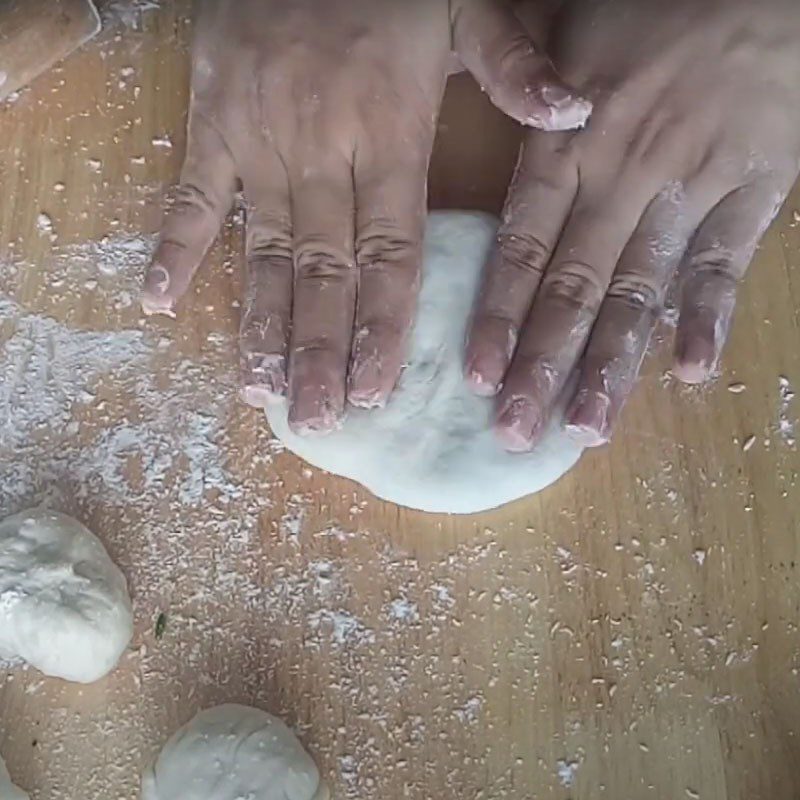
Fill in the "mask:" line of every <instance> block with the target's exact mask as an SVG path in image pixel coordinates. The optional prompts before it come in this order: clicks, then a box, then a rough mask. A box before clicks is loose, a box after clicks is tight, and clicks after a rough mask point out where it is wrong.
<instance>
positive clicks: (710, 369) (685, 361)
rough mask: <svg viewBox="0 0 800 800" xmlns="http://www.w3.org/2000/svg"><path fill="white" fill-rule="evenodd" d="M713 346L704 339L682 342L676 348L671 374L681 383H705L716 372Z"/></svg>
mask: <svg viewBox="0 0 800 800" xmlns="http://www.w3.org/2000/svg"><path fill="white" fill-rule="evenodd" d="M716 367H717V357H716V353H715V350H714V345H713V344H712V343H711V342H709V341H706V340H705V339H699V338H698V339H691V340H688V341H683V342H681V343H680V344H679V346H678V352H677V354H676V357H675V365H674V367H673V368H672V372H673V374H674V375H675V377H676V378H678V380H680V381H682V382H683V383H689V384H700V383H705V382H706V381H707V380H708V379H709V378H710V377H711V376H712V375H713V374H714V372H715V371H716Z"/></svg>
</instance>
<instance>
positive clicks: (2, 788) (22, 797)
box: [0, 758, 30, 800]
mask: <svg viewBox="0 0 800 800" xmlns="http://www.w3.org/2000/svg"><path fill="white" fill-rule="evenodd" d="M0 800H30V798H29V797H28V795H27V794H25V792H23V791H22V789H20V788H18V787H16V786H14V784H13V783H11V776H10V775H9V774H8V770H7V769H6V765H5V763H4V762H3V759H2V758H0Z"/></svg>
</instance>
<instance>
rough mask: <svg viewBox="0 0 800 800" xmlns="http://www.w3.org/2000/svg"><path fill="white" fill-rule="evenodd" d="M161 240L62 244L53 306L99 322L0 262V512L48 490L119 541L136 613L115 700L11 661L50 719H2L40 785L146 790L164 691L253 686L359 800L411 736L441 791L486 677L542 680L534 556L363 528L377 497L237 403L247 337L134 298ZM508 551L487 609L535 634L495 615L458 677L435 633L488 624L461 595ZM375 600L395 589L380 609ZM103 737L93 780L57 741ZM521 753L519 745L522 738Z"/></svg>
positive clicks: (417, 773)
mask: <svg viewBox="0 0 800 800" xmlns="http://www.w3.org/2000/svg"><path fill="white" fill-rule="evenodd" d="M152 246H153V240H152V237H147V236H138V235H134V234H131V233H117V234H114V235H112V236H109V237H106V238H104V239H102V240H100V241H97V242H90V243H87V244H83V245H69V246H66V245H65V246H59V245H57V244H56V245H55V246H54V249H53V250H52V252H51V254H50V256H49V258H48V274H49V277H50V287H49V291H48V293H47V295H46V297H45V298H44V299H43V302H44V304H45V308H49V307H51V306H50V304H53V305H52V307H57V308H67V309H71V308H73V307H74V306H75V305H76V303H75V298H77V297H78V296H80V297H82V298H83V299H84V305H88V306H89V307H91V308H96V309H107V310H108V311H107V313H103V314H102V315H99V316H98V317H97V318H98V319H100V320H101V322H100V325H101V326H102V328H101V329H97V326H96V327H95V328H94V329H92V328H90V327H86V326H85V325H80V324H78V323H77V322H74V323H73V322H69V323H64V322H61V321H57V320H56V319H54V318H53V317H51V316H50V315H49V314H47V313H45V312H44V311H36V312H34V311H32V310H30V309H29V308H27V307H25V306H23V305H22V304H21V303H20V302H19V301H18V300H16V299H14V297H15V295H16V294H19V295H20V296H21V295H23V294H24V292H23V287H24V281H25V276H26V274H27V269H26V267H27V265H26V264H25V263H23V262H22V261H21V260H19V259H17V260H16V261H13V262H0V287H3V289H6V288H7V289H8V290H9V292H10V294H5V295H0V515H5V514H10V513H13V512H15V511H18V510H20V509H22V508H25V507H29V506H31V505H34V504H37V503H40V502H43V503H45V504H47V505H49V506H51V507H54V508H58V509H60V510H63V511H66V512H68V513H72V514H74V515H76V516H77V517H79V518H81V519H82V520H83V521H85V522H86V523H87V524H89V525H90V526H91V527H93V528H95V529H96V530H98V531H104V532H107V536H106V539H105V544H106V546H107V547H108V549H109V551H110V553H111V554H112V556H113V558H114V559H115V561H117V563H118V564H119V565H120V567H121V568H122V569H123V571H124V572H125V573H126V575H127V577H128V579H129V584H130V586H131V589H132V596H133V602H134V610H135V615H136V632H135V636H134V641H133V645H132V649H131V651H130V652H129V653H128V654H127V655H125V656H124V657H123V659H122V663H121V666H120V669H118V670H117V671H116V672H115V673H113V674H112V676H111V677H110V679H109V682H108V684H107V689H106V692H107V693H106V694H105V695H104V700H103V704H101V705H100V706H97V707H93V706H91V705H89V706H88V707H84V708H82V712H81V714H80V716H76V715H75V714H74V713H73V711H72V708H71V706H70V704H69V702H65V701H61V702H59V700H58V699H57V698H58V695H56V699H55V700H53V694H52V693H53V691H54V689H53V686H52V684H50V683H48V682H47V681H45V680H44V679H43V678H42V677H41V676H40V675H39V674H38V673H36V672H34V671H32V670H27V671H24V670H19V671H18V669H17V668H15V669H14V670H13V671H12V672H11V673H10V675H11V676H12V678H13V680H19V681H23V682H24V685H25V687H26V692H27V694H28V695H29V696H30V697H31V698H32V701H33V699H35V698H37V697H39V696H41V697H42V702H43V703H44V704H45V705H43V708H45V707H46V709H47V710H46V713H45V712H43V713H44V714H45V716H44V717H43V719H45V721H46V724H45V725H44V726H43V727H42V726H40V725H39V724H38V723H36V721H35V720H33V719H31V720H26V721H25V722H23V724H22V726H21V727H15V728H14V730H13V731H10V732H9V731H6V735H8V734H9V733H10V735H11V744H12V745H13V746H15V747H17V748H20V750H21V752H22V753H24V754H25V758H27V759H30V758H33V759H34V760H35V765H36V769H35V773H36V774H37V775H38V776H39V780H40V783H39V785H37V786H32V787H31V788H32V790H33V792H34V794H33V797H34V798H36V800H40V799H41V798H44V797H57V796H60V795H58V794H57V793H56V787H67V790H66V791H68V792H69V791H78V788H77V787H80V791H81V792H82V795H81V796H82V797H83V798H84V800H95V798H96V799H97V800H101V798H103V799H104V798H107V797H109V796H114V797H118V798H120V800H133V798H134V797H135V796H136V787H137V775H138V772H139V769H140V766H141V764H142V763H144V762H145V761H146V760H147V759H148V758H150V757H151V756H152V754H153V753H154V752H155V750H156V749H157V747H158V745H159V743H160V742H161V741H162V740H163V739H164V737H165V736H166V735H167V734H168V733H169V732H170V731H169V728H170V726H174V716H172V714H171V712H170V710H169V709H168V708H165V707H164V706H163V704H162V701H163V698H165V697H169V698H173V699H174V702H175V703H176V704H177V707H179V708H181V709H182V710H184V709H185V711H186V713H189V712H190V711H194V710H196V709H197V708H199V707H201V706H206V705H210V704H212V703H217V702H223V701H238V702H247V703H250V704H256V705H258V704H261V705H262V706H263V707H264V708H267V709H269V710H271V711H273V712H275V713H278V714H281V715H283V716H285V717H286V718H287V719H289V720H290V721H292V722H295V723H297V724H298V728H299V731H300V733H301V735H302V734H304V735H305V742H306V743H307V744H308V746H309V748H310V749H311V751H312V752H313V753H314V755H315V756H316V757H317V758H318V759H319V760H320V764H321V766H322V767H323V770H324V771H325V772H326V774H327V775H329V776H330V778H331V782H332V783H333V784H334V786H335V788H336V790H337V795H336V796H337V797H342V798H344V799H345V800H346V799H347V798H363V797H367V796H374V795H375V791H376V786H379V785H380V784H379V783H378V781H379V780H381V781H386V780H388V781H393V780H394V778H393V777H392V775H393V772H392V770H388V771H387V766H386V753H387V752H392V751H393V750H394V749H396V746H395V745H392V744H391V742H396V741H405V742H406V744H405V745H404V746H403V747H402V748H401V750H402V753H403V758H402V759H401V763H398V766H397V767H396V769H397V770H398V773H397V774H402V775H404V776H405V777H404V778H403V781H404V783H405V784H406V785H408V786H409V791H411V792H412V794H415V793H416V796H422V794H420V793H424V791H425V789H424V787H425V786H426V785H428V784H429V780H430V775H431V774H432V771H434V770H435V769H436V768H437V764H438V763H441V761H442V759H444V758H457V759H458V760H459V761H461V760H462V759H463V754H462V752H461V751H462V749H463V748H464V747H465V742H466V740H468V739H469V738H470V737H471V736H472V735H474V734H472V733H470V734H465V732H464V730H465V727H466V728H469V730H473V729H474V730H477V729H478V727H477V725H474V724H473V723H477V722H478V720H479V719H483V718H484V717H485V715H486V713H487V712H486V705H485V701H484V699H483V698H484V695H483V691H484V689H485V686H486V681H487V679H491V676H492V675H493V674H496V673H497V671H498V670H500V669H501V668H502V669H503V670H507V669H509V668H513V669H518V670H520V675H529V673H530V665H531V664H532V663H534V664H535V661H536V659H535V657H534V656H533V654H532V653H531V648H533V647H535V646H537V645H535V642H536V637H535V636H533V635H531V633H530V632H528V633H525V631H526V625H527V622H526V620H529V613H528V610H529V609H530V608H531V607H532V606H533V605H535V603H536V602H537V600H538V598H537V597H536V595H535V594H534V593H533V592H532V591H531V590H530V588H529V586H528V585H527V584H528V581H529V573H528V571H527V568H522V569H521V570H519V571H516V572H515V574H514V576H513V577H512V576H510V575H505V576H503V575H502V572H503V570H502V564H503V561H504V558H505V554H504V552H503V551H502V549H501V548H499V547H498V545H497V544H496V541H495V539H496V536H495V534H494V533H493V532H492V531H481V530H477V531H476V534H475V536H476V539H475V541H474V542H472V543H469V544H464V545H457V546H455V547H453V546H444V547H441V548H438V549H437V553H438V554H434V555H433V557H430V558H427V559H426V560H424V561H420V560H418V559H417V558H416V557H415V556H413V555H411V554H409V553H407V552H405V551H404V550H402V549H401V548H398V547H397V545H394V544H392V543H391V541H390V540H389V539H388V538H387V536H386V535H385V534H384V533H382V532H374V533H373V532H370V531H366V530H363V529H359V526H358V523H357V522H356V520H358V519H359V518H360V516H361V513H362V511H363V510H364V508H365V505H366V502H365V500H364V498H363V497H361V496H359V495H356V494H353V490H352V488H351V486H350V485H349V484H347V483H343V482H339V483H335V482H333V481H331V482H330V483H328V484H326V485H328V486H334V485H336V486H337V487H338V489H337V490H334V491H333V493H332V494H329V496H328V497H327V500H326V499H325V495H324V494H322V495H321V493H320V491H319V489H318V488H314V486H316V487H319V485H320V484H319V480H318V478H317V476H316V473H315V472H313V471H311V470H309V469H308V468H307V467H305V466H304V465H301V464H300V463H299V462H298V461H297V460H296V459H295V458H294V457H293V456H291V455H290V454H286V453H284V452H283V448H282V447H281V446H280V445H278V444H277V443H276V442H275V441H273V440H272V439H271V437H270V435H269V433H268V432H267V431H266V430H265V428H264V425H263V424H262V422H261V418H260V415H258V414H256V413H255V412H252V411H250V410H249V409H246V408H245V407H244V406H243V405H241V404H240V403H239V402H238V397H237V374H236V362H237V357H236V340H235V336H234V335H232V334H231V333H230V332H228V331H226V330H224V329H221V330H214V331H213V332H212V333H211V334H210V335H208V336H207V337H206V338H205V339H204V340H203V341H202V342H199V343H194V344H191V342H189V341H187V338H188V337H187V335H186V334H187V327H188V328H189V329H190V328H191V326H190V325H187V321H186V320H184V321H183V322H182V323H170V322H167V323H164V324H162V325H158V324H153V323H151V322H148V323H142V322H141V321H140V319H139V314H138V310H137V309H136V307H135V297H136V293H137V291H138V286H139V285H140V281H141V277H142V274H143V271H144V268H145V265H146V263H147V260H148V258H149V256H150V253H151V250H152ZM87 298H90V300H91V302H90V303H88V304H87V303H85V301H86V299H87ZM66 318H67V319H71V316H70V315H69V314H67V317H66ZM311 481H316V483H315V484H313V485H312V483H310V482H311ZM329 491H330V490H329ZM337 492H339V493H338V494H337ZM334 508H336V509H340V510H339V511H338V512H333V511H332V509H334ZM264 512H268V513H267V514H265V513H264ZM265 517H266V518H267V520H272V521H273V522H269V521H268V522H267V523H266V524H265V522H264V518H265ZM311 553H313V558H309V555H310V554H311ZM490 562H491V563H493V564H494V566H493V567H492V568H491V569H489V570H488V572H490V573H492V574H494V573H497V574H498V575H499V576H500V577H499V578H498V580H502V582H503V583H504V591H503V592H500V593H497V594H495V593H494V592H493V593H492V596H493V597H495V598H496V599H494V600H492V599H491V598H489V601H488V602H489V605H488V606H486V608H489V607H491V606H492V605H493V604H496V603H503V604H507V605H508V607H509V608H513V609H514V610H513V612H512V613H513V614H514V615H518V617H519V626H520V627H519V630H520V631H523V634H522V636H523V640H518V641H516V643H511V642H509V641H508V640H505V639H503V637H500V638H499V639H498V641H497V643H496V646H495V645H494V644H493V646H492V647H491V648H490V649H489V650H488V651H486V650H485V649H484V645H485V642H486V641H487V639H486V637H487V636H490V634H489V630H490V628H487V630H486V632H485V633H484V634H481V635H478V636H476V639H475V645H474V646H475V647H477V648H478V650H477V652H476V654H475V655H474V657H472V658H470V661H471V662H474V663H475V664H481V662H482V660H483V663H482V665H481V666H480V668H478V669H475V670H472V669H471V668H463V669H462V668H453V665H452V664H451V663H450V661H449V657H448V656H446V655H444V653H442V654H441V655H440V652H439V651H440V649H441V647H443V646H444V645H443V644H442V645H441V646H438V645H437V642H438V641H439V640H441V642H445V641H448V640H447V638H446V637H447V635H448V632H449V631H450V630H451V629H452V628H453V626H454V625H459V626H460V625H461V624H462V620H464V619H466V620H467V621H469V620H472V623H471V624H472V625H475V624H477V625H478V628H477V629H476V630H480V627H481V626H482V625H483V624H484V621H483V617H482V615H483V613H484V611H482V610H481V609H483V607H484V594H485V593H484V592H483V591H482V590H481V591H475V592H474V594H473V593H472V592H470V595H469V596H470V598H471V599H470V600H468V599H466V598H465V597H464V595H463V588H462V589H459V588H457V587H459V586H463V582H464V580H465V578H466V576H467V575H468V574H470V573H473V574H480V573H483V572H484V570H486V567H485V566H483V565H485V564H488V563H490ZM520 566H521V567H522V566H523V565H520ZM365 592H369V596H372V597H374V596H378V597H380V596H381V594H383V595H384V600H383V601H382V602H378V603H365V600H364V593H365ZM473 604H474V605H473ZM162 614H163V615H164V617H163V622H162V624H161V625H160V626H159V629H160V635H159V636H158V637H157V636H156V632H155V631H156V622H157V619H158V618H159V617H160V616H161V615H162ZM475 615H478V616H477V617H476V616H475ZM490 627H491V626H490ZM491 636H492V637H493V636H494V634H491ZM421 637H424V639H425V640H426V641H428V642H429V643H430V644H429V646H428V647H426V648H424V649H420V648H419V647H418V645H417V643H418V642H419V641H420V638H421ZM524 639H527V640H528V642H529V643H528V644H527V645H526V644H524ZM287 643H292V644H291V645H290V646H287ZM469 647H470V645H467V651H468V650H469ZM501 651H502V653H501ZM501 655H502V658H501ZM487 658H488V659H489V660H488V661H487V660H486V659H487ZM514 664H516V665H517V666H513V665H514ZM312 665H313V669H309V668H310V667H311V666H312ZM378 665H381V666H380V667H378ZM487 676H488V678H487ZM12 678H10V679H12ZM290 679H291V680H292V681H299V682H300V684H301V686H304V687H305V689H300V693H301V695H307V696H308V697H309V699H310V702H311V707H310V708H305V707H302V706H301V707H299V708H298V707H297V706H296V701H291V700H290V697H291V698H296V697H297V690H295V691H293V692H292V694H291V696H289V695H286V694H285V693H284V692H283V691H282V687H283V686H284V685H286V682H287V680H290ZM412 689H413V691H412ZM432 697H435V698H436V700H435V703H433V704H432V703H431V701H430V698H432ZM45 698H47V699H46V700H45ZM155 698H161V700H156V699H155ZM333 699H335V703H333V702H332V700H333ZM106 704H107V706H108V707H107V708H106ZM342 708H344V709H346V714H347V718H346V719H345V720H344V721H342V719H341V717H340V714H341V709H342ZM312 721H313V728H311V727H310V726H309V725H310V723H311V722H312ZM465 737H466V739H465ZM29 739H30V740H31V741H32V740H34V739H35V740H36V741H37V746H36V749H35V750H33V751H30V748H29V743H28V740H29ZM84 740H86V741H90V742H91V741H94V742H99V741H102V742H103V748H104V754H103V758H102V764H101V763H98V765H97V768H96V769H95V770H93V771H91V772H90V773H89V774H86V772H85V765H84V764H83V763H82V761H83V753H84V749H83V748H72V747H65V746H63V745H62V744H61V743H63V742H67V741H84ZM432 740H434V741H435V744H432ZM26 743H28V744H27V745H26ZM506 744H507V745H508V746H507V747H506V746H505V745H504V747H503V748H502V758H503V759H506V758H511V755H509V754H510V753H511V752H512V751H513V749H514V747H513V746H512V745H513V743H512V742H507V743H506ZM342 748H346V749H345V750H344V751H343V750H342ZM15 752H17V751H14V750H13V749H12V751H11V752H10V754H9V757H15ZM447 754H449V755H447ZM486 757H487V756H486V755H485V754H484V755H482V756H480V758H482V759H484V758H486ZM517 757H521V756H520V755H518V754H516V753H515V755H514V758H517ZM16 758H18V759H19V758H20V756H19V755H16ZM476 764H477V762H476ZM406 769H408V770H410V771H409V772H406ZM474 774H475V776H476V780H482V778H481V779H479V778H478V777H477V776H478V775H480V774H482V771H481V770H478V771H477V772H475V773H474ZM498 780H499V781H500V783H498V784H496V785H497V786H498V787H502V786H503V785H505V784H504V783H503V782H504V781H505V780H506V779H505V778H502V779H499V778H498ZM509 780H510V778H509ZM383 785H384V786H388V784H383ZM463 786H464V787H465V788H468V787H472V789H475V788H477V786H478V784H473V783H471V782H470V780H469V779H467V778H465V779H464V783H463ZM509 786H510V784H509ZM472 789H471V790H472ZM387 791H388V788H387ZM498 791H499V789H498ZM36 792H38V795H37V794H36ZM67 796H68V795H64V797H67ZM69 796H71V795H69ZM497 796H498V797H502V796H503V795H502V793H500V794H497Z"/></svg>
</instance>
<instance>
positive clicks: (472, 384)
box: [464, 356, 500, 397]
mask: <svg viewBox="0 0 800 800" xmlns="http://www.w3.org/2000/svg"><path fill="white" fill-rule="evenodd" d="M485 361H486V359H485V358H484V359H481V358H479V357H478V356H473V357H472V358H470V359H469V361H467V364H466V367H465V368H464V378H465V379H466V381H467V385H468V386H469V388H470V389H471V390H472V391H473V392H474V393H475V394H476V395H478V397H495V396H496V395H497V393H498V392H499V391H500V381H499V380H493V379H492V378H491V377H490V376H489V374H488V373H489V370H488V369H486V367H485V364H483V362H485Z"/></svg>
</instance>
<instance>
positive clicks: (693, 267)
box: [673, 180, 786, 383]
mask: <svg viewBox="0 0 800 800" xmlns="http://www.w3.org/2000/svg"><path fill="white" fill-rule="evenodd" d="M785 198H786V191H784V190H782V189H781V188H779V187H777V186H776V185H775V184H774V183H773V182H772V181H769V180H762V181H759V182H758V183H755V184H752V185H749V186H744V187H742V188H740V189H737V190H736V191H734V192H732V193H731V194H729V195H728V196H727V197H726V198H724V199H723V200H722V201H721V202H720V203H719V204H718V205H717V206H716V208H714V209H713V211H711V213H710V214H709V215H708V216H707V217H706V219H705V221H704V222H703V224H702V225H701V227H700V229H699V230H698V232H697V235H696V237H695V240H694V242H693V243H692V246H691V249H690V251H689V253H688V255H687V259H686V263H685V265H684V279H683V282H682V286H681V306H680V320H679V323H678V332H677V339H676V345H675V365H674V368H673V372H674V374H675V376H676V377H677V378H679V379H680V380H682V381H684V382H685V383H702V382H703V381H705V380H708V379H709V378H710V377H711V376H713V375H714V373H715V372H716V370H717V366H718V364H719V359H720V355H721V353H722V349H723V347H724V345H725V342H726V340H727V338H728V332H729V330H730V326H731V321H732V318H733V310H734V307H735V305H736V289H737V286H738V283H739V281H740V280H741V279H742V277H743V276H744V274H745V272H746V271H747V268H748V266H749V265H750V262H751V261H752V259H753V256H754V255H755V252H756V248H757V247H758V243H759V242H760V240H761V237H762V236H763V235H764V233H765V232H766V230H767V228H768V227H769V226H770V224H771V223H772V221H773V220H774V219H775V217H776V215H777V214H778V211H779V210H780V207H781V205H782V204H783V201H784V200H785Z"/></svg>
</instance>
